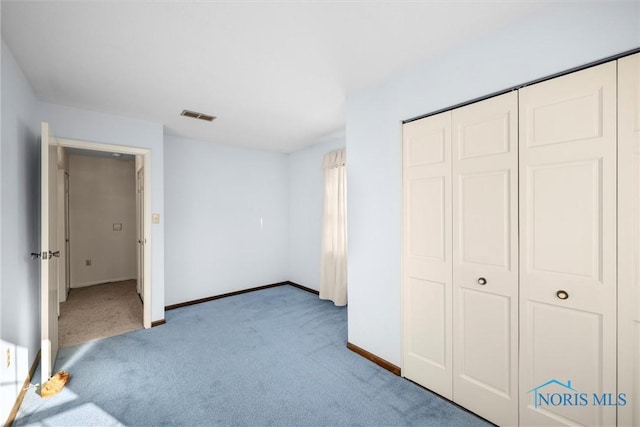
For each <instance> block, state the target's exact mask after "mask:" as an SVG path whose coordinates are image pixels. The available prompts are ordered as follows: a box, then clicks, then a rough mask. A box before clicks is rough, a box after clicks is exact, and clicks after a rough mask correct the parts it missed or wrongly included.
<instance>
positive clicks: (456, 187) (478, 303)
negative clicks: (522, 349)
mask: <svg viewBox="0 0 640 427" xmlns="http://www.w3.org/2000/svg"><path fill="white" fill-rule="evenodd" d="M452 131H453V136H452V140H453V144H452V145H453V161H452V163H453V179H452V186H453V348H454V351H453V361H454V363H453V400H454V402H456V403H458V404H460V405H462V406H464V407H465V408H467V409H470V410H471V411H473V412H475V413H476V414H478V415H480V416H482V417H484V418H486V419H488V420H490V421H492V422H494V423H496V424H498V425H517V423H518V95H517V92H510V93H507V94H505V95H502V96H498V97H494V98H490V99H487V100H485V101H482V102H477V103H475V104H471V105H468V106H466V107H462V108H458V109H456V110H453V116H452Z"/></svg>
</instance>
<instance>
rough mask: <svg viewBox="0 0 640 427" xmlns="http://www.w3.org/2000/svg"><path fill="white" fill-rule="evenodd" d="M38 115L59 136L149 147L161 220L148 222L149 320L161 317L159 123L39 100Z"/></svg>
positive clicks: (161, 148) (153, 198)
mask: <svg viewBox="0 0 640 427" xmlns="http://www.w3.org/2000/svg"><path fill="white" fill-rule="evenodd" d="M39 106H40V118H41V120H44V121H47V122H49V123H50V125H51V129H52V131H53V134H54V135H55V136H57V137H61V138H69V139H76V140H81V141H89V142H100V143H105V144H114V145H124V146H129V147H139V148H146V149H150V150H151V185H150V187H151V188H150V190H151V212H149V213H148V216H147V219H148V221H149V222H151V214H152V213H158V214H160V223H159V224H152V225H151V321H156V320H161V319H164V305H165V301H164V300H165V296H164V289H165V285H164V283H165V277H164V276H165V273H164V261H165V259H164V247H165V246H164V233H165V231H164V230H165V227H164V224H165V221H164V159H163V156H164V137H163V128H162V125H161V124H159V123H152V122H146V121H142V120H136V119H130V118H126V117H119V116H114V115H111V114H104V113H96V112H93V111H87V110H81V109H77V108H71V107H65V106H61V105H55V104H48V103H40V104H39Z"/></svg>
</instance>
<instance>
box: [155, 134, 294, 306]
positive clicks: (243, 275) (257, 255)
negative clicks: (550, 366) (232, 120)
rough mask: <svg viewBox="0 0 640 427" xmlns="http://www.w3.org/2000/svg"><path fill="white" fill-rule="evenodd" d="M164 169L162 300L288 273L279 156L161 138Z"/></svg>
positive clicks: (283, 169) (282, 159) (283, 171)
mask: <svg viewBox="0 0 640 427" xmlns="http://www.w3.org/2000/svg"><path fill="white" fill-rule="evenodd" d="M164 170H165V197H166V209H165V211H166V224H167V229H166V230H167V247H166V254H165V255H166V256H165V263H166V304H167V305H171V304H176V303H181V302H185V301H190V300H194V299H199V298H205V297H209V296H213V295H220V294H223V293H227V292H232V291H237V290H241V289H247V288H251V287H256V286H262V285H267V284H271V283H277V282H282V281H285V280H287V279H288V275H287V247H288V240H287V236H288V212H287V207H288V181H287V155H286V154H282V153H273V152H267V151H261V150H255V149H247V148H238V147H233V146H227V145H221V144H214V143H211V142H203V141H196V140H188V139H182V138H176V137H171V136H166V137H165V167H164ZM261 220H262V221H261Z"/></svg>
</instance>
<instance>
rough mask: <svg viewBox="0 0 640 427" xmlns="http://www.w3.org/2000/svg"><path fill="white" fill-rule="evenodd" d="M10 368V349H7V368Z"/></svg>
mask: <svg viewBox="0 0 640 427" xmlns="http://www.w3.org/2000/svg"><path fill="white" fill-rule="evenodd" d="M9 366H11V349H10V348H9V347H7V368H8V367H9Z"/></svg>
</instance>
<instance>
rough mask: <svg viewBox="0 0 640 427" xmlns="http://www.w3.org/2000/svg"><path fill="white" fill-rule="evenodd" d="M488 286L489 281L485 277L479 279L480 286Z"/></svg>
mask: <svg viewBox="0 0 640 427" xmlns="http://www.w3.org/2000/svg"><path fill="white" fill-rule="evenodd" d="M486 284H487V279H485V278H484V277H480V278H479V279H478V285H483V286H484V285H486Z"/></svg>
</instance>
